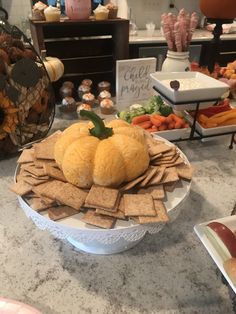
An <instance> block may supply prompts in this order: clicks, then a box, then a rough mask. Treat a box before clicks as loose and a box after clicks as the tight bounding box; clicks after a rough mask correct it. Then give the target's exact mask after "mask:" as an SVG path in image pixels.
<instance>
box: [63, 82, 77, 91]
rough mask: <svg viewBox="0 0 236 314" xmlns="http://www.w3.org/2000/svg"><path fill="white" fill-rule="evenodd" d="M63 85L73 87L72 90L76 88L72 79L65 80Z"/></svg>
mask: <svg viewBox="0 0 236 314" xmlns="http://www.w3.org/2000/svg"><path fill="white" fill-rule="evenodd" d="M62 86H65V87H68V88H70V89H72V90H73V89H74V88H75V85H74V83H73V82H71V81H65V82H63V85H62Z"/></svg>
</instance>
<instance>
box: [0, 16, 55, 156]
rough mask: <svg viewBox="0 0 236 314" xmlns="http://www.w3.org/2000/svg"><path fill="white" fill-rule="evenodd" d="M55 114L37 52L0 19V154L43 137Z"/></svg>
mask: <svg viewBox="0 0 236 314" xmlns="http://www.w3.org/2000/svg"><path fill="white" fill-rule="evenodd" d="M54 114H55V97H54V92H53V88H52V85H51V82H50V79H49V77H48V74H47V71H46V69H45V67H44V64H43V62H42V60H41V58H40V56H39V55H38V54H37V52H36V51H35V49H34V48H33V46H32V45H31V43H30V42H29V40H28V39H27V38H26V36H25V35H24V34H23V33H22V32H21V31H20V30H19V29H18V28H17V27H16V26H11V25H10V24H9V23H8V22H7V21H3V20H0V158H3V157H5V156H7V155H8V154H10V153H15V152H17V151H18V150H21V149H22V148H23V147H25V146H26V145H30V144H31V143H33V142H35V141H37V140H39V139H42V138H43V137H45V136H46V134H47V133H48V131H49V129H50V127H51V125H52V122H53V118H54Z"/></svg>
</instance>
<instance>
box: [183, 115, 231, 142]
mask: <svg viewBox="0 0 236 314" xmlns="http://www.w3.org/2000/svg"><path fill="white" fill-rule="evenodd" d="M184 116H185V118H186V120H187V121H188V122H189V124H190V125H192V124H193V118H192V116H191V115H190V114H189V113H188V111H184ZM196 130H197V131H198V132H199V133H200V134H201V135H203V136H207V135H217V134H221V133H227V132H234V131H235V132H236V124H232V125H227V126H218V127H215V128H204V127H202V126H201V124H200V123H199V122H197V121H196Z"/></svg>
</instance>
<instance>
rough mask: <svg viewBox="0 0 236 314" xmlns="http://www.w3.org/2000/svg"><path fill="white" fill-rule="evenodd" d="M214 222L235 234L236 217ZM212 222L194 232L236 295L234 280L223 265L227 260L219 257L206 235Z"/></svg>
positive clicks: (199, 226)
mask: <svg viewBox="0 0 236 314" xmlns="http://www.w3.org/2000/svg"><path fill="white" fill-rule="evenodd" d="M212 221H217V222H220V223H222V224H224V225H226V226H227V227H228V228H229V229H231V230H232V231H233V232H234V231H235V230H236V216H228V217H224V218H220V219H215V220H212ZM212 221H208V222H204V223H201V224H198V225H196V226H194V231H195V232H196V234H197V236H198V237H199V239H200V240H201V242H202V244H203V245H204V246H205V248H206V250H207V252H208V253H209V254H210V256H211V257H212V259H213V261H214V262H215V263H216V265H217V267H218V268H219V269H220V271H221V273H222V274H223V275H224V277H225V279H226V280H227V281H228V283H229V285H230V286H231V288H232V289H233V291H234V293H236V286H235V285H234V284H233V282H232V280H231V279H230V277H229V276H228V275H227V273H226V271H225V269H224V267H223V263H224V261H225V260H223V259H222V257H221V256H220V255H219V253H218V252H217V250H216V248H215V247H214V245H213V244H212V242H211V241H210V240H209V238H208V237H207V236H206V234H205V230H206V226H207V224H209V223H210V222H212Z"/></svg>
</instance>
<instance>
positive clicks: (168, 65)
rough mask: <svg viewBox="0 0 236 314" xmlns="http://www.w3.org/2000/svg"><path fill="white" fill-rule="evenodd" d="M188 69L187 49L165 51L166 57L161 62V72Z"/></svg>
mask: <svg viewBox="0 0 236 314" xmlns="http://www.w3.org/2000/svg"><path fill="white" fill-rule="evenodd" d="M189 70H190V62H189V51H183V52H176V51H170V50H168V51H167V56H166V59H165V60H164V62H163V64H162V69H161V71H162V72H184V71H189Z"/></svg>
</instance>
